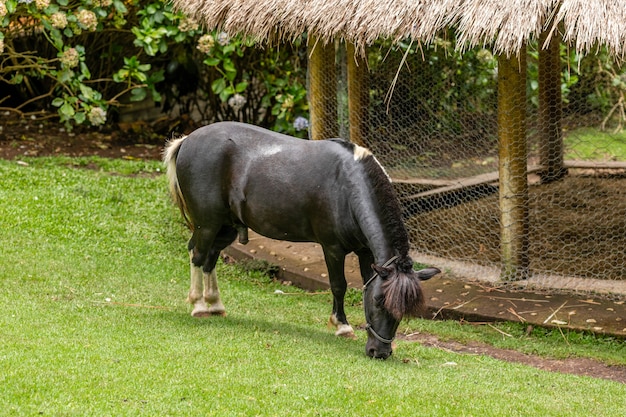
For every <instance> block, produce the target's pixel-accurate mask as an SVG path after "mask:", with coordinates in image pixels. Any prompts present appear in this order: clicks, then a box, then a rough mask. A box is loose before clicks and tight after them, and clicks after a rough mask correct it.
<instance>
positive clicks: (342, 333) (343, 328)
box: [335, 324, 356, 339]
mask: <svg viewBox="0 0 626 417" xmlns="http://www.w3.org/2000/svg"><path fill="white" fill-rule="evenodd" d="M335 336H339V337H346V338H348V339H354V338H355V337H356V336H355V335H354V329H353V328H352V326H350V325H349V324H340V325H338V326H337V331H336V332H335Z"/></svg>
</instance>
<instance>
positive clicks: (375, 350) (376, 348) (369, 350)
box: [365, 337, 393, 359]
mask: <svg viewBox="0 0 626 417" xmlns="http://www.w3.org/2000/svg"><path fill="white" fill-rule="evenodd" d="M392 353H393V344H391V343H381V342H379V341H378V340H376V339H374V338H372V337H369V338H368V340H367V343H366V345H365V354H366V355H367V356H369V357H370V358H374V359H387V358H388V357H390V356H391V354H392Z"/></svg>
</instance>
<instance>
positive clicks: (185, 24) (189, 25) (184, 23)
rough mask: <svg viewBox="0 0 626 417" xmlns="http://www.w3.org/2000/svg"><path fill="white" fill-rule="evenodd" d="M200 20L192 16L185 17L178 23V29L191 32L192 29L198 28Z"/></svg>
mask: <svg viewBox="0 0 626 417" xmlns="http://www.w3.org/2000/svg"><path fill="white" fill-rule="evenodd" d="M198 27H199V25H198V22H196V21H195V20H194V19H192V18H190V17H186V16H185V17H183V18H182V19H181V20H180V23H179V24H178V30H180V31H181V32H190V31H192V30H198Z"/></svg>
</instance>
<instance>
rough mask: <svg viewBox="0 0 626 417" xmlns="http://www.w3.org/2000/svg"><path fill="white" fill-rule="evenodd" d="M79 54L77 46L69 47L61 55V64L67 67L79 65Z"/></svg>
mask: <svg viewBox="0 0 626 417" xmlns="http://www.w3.org/2000/svg"><path fill="white" fill-rule="evenodd" d="M79 57H80V56H79V54H78V51H77V50H76V48H68V49H66V50H65V51H64V52H63V54H62V55H61V65H63V66H64V67H66V68H74V67H77V66H78V62H79Z"/></svg>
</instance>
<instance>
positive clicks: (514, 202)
mask: <svg viewBox="0 0 626 417" xmlns="http://www.w3.org/2000/svg"><path fill="white" fill-rule="evenodd" d="M498 141H499V145H498V149H499V160H498V164H499V166H498V171H499V178H500V181H499V190H500V192H499V205H500V248H501V261H502V274H501V279H502V280H503V281H515V280H520V279H525V278H528V276H529V258H528V247H529V237H528V233H529V219H528V181H527V145H526V48H522V50H521V52H520V54H519V56H512V57H506V56H503V55H501V56H499V57H498Z"/></svg>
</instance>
